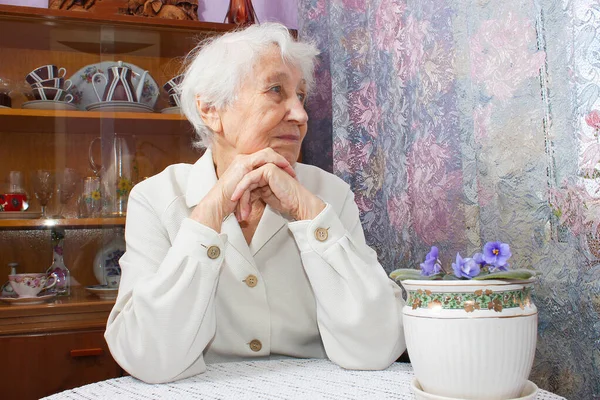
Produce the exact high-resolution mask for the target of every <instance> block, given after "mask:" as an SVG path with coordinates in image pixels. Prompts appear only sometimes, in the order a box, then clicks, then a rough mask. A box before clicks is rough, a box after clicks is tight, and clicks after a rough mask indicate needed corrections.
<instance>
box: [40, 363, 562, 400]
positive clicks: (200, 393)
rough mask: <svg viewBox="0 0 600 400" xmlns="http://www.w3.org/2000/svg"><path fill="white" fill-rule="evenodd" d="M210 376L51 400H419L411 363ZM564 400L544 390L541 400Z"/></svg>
mask: <svg viewBox="0 0 600 400" xmlns="http://www.w3.org/2000/svg"><path fill="white" fill-rule="evenodd" d="M207 368H208V369H207V371H206V372H205V373H204V374H200V375H196V376H193V377H191V378H187V379H183V380H180V381H177V382H173V383H167V384H160V385H150V384H146V383H143V382H141V381H139V380H137V379H135V378H132V377H130V376H128V377H124V378H116V379H110V380H106V381H102V382H97V383H93V384H91V385H86V386H82V387H79V388H76V389H72V390H67V391H64V392H61V393H58V394H55V395H52V396H50V397H46V400H67V399H68V400H74V399H76V400H83V399H85V400H94V399H111V400H113V399H128V400H129V399H133V400H142V399H144V400H146V399H207V400H217V399H234V400H241V399H261V400H282V399H306V400H313V399H330V400H339V399H348V400H378V399H402V400H414V399H415V397H414V395H413V394H412V391H411V389H410V382H411V380H412V378H413V377H414V374H413V370H412V367H411V365H410V364H407V363H394V364H392V366H390V367H389V368H388V369H386V370H383V371H350V370H345V369H342V368H340V367H338V366H337V365H336V364H334V363H332V362H331V361H329V360H319V359H283V360H266V361H243V362H232V363H221V364H209V365H208V366H207ZM559 399H562V400H564V398H563V397H560V396H557V395H555V394H552V393H550V392H547V391H544V390H540V391H538V394H537V396H536V400H559Z"/></svg>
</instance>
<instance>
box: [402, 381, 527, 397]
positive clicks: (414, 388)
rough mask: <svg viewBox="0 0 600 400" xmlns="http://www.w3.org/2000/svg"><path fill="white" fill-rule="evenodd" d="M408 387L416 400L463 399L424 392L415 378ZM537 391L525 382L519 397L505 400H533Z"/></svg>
mask: <svg viewBox="0 0 600 400" xmlns="http://www.w3.org/2000/svg"><path fill="white" fill-rule="evenodd" d="M410 387H411V389H412V391H413V393H414V394H415V397H416V398H417V400H464V399H459V398H457V397H445V396H438V395H436V394H431V393H427V392H424V391H423V388H421V384H420V383H419V381H417V378H413V380H412V382H411V384H410ZM537 391H538V387H537V385H536V384H535V383H533V382H531V381H527V382H525V387H524V388H523V391H522V392H521V396H520V397H516V398H514V399H507V400H533V399H535V395H536V394H537Z"/></svg>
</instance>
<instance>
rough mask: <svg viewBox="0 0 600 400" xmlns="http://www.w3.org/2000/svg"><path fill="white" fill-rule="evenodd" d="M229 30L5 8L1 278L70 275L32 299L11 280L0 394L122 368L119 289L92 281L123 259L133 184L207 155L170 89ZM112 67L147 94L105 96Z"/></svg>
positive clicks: (0, 330)
mask: <svg viewBox="0 0 600 400" xmlns="http://www.w3.org/2000/svg"><path fill="white" fill-rule="evenodd" d="M233 27H234V26H233V25H229V24H217V23H206V22H198V21H175V20H166V19H159V18H145V17H136V16H126V15H114V17H108V18H107V17H104V16H103V17H99V16H95V15H94V14H93V13H85V12H74V11H62V10H48V9H38V8H28V7H16V6H1V5H0V79H1V81H0V143H1V145H0V184H3V186H1V187H2V189H0V195H2V196H4V201H3V202H2V201H0V203H1V204H0V209H1V210H2V211H0V272H2V273H1V274H0V284H3V283H4V282H6V281H7V280H8V275H9V274H11V269H14V270H15V271H16V273H17V274H19V273H46V272H47V271H48V272H52V271H53V269H52V268H50V266H51V265H54V266H56V265H59V264H60V265H62V264H64V266H66V268H67V269H68V273H69V274H70V288H69V294H68V295H59V294H60V293H57V292H58V287H59V285H58V284H57V286H55V287H54V288H48V289H44V290H42V291H41V292H39V294H38V298H36V301H29V300H25V302H24V301H23V300H19V299H18V298H17V300H14V301H13V300H11V299H6V298H7V297H11V293H9V292H10V291H11V289H12V288H11V287H10V286H4V289H5V291H6V292H5V293H3V294H2V296H3V298H5V299H3V301H1V302H0V354H2V355H3V360H4V361H3V364H4V367H3V369H2V371H3V372H2V374H0V376H1V378H0V379H1V382H2V388H3V395H2V397H3V398H6V399H30V398H31V399H33V398H36V399H37V398H40V397H42V396H45V395H50V394H52V393H56V392H58V391H61V390H64V389H68V388H72V387H76V386H80V385H83V384H86V383H90V382H94V381H98V380H103V379H108V378H111V377H116V376H120V375H121V374H122V373H123V371H122V370H121V369H120V368H119V366H118V365H117V364H116V363H115V361H114V360H113V359H112V357H111V356H110V353H109V351H108V348H107V346H106V343H105V341H104V338H103V333H104V328H105V324H106V319H107V317H108V314H109V312H110V310H111V308H112V305H113V304H114V296H115V293H116V290H107V291H106V292H104V291H102V289H99V290H98V291H96V292H94V291H93V290H90V289H89V288H90V287H98V286H99V285H103V286H102V287H107V286H108V285H109V283H108V281H107V277H108V275H111V272H110V271H109V269H110V268H113V270H112V275H111V276H113V277H114V276H118V271H116V269H115V268H116V267H115V266H114V265H112V267H110V268H109V265H108V264H109V262H110V259H111V257H112V258H113V259H114V258H115V257H116V258H117V259H118V256H119V253H118V250H119V248H120V247H119V241H121V243H122V232H123V229H124V225H125V214H126V197H127V193H128V191H129V190H130V188H131V187H132V186H133V185H135V184H136V183H137V182H139V181H141V180H143V179H144V178H145V177H148V176H151V175H154V174H156V173H158V172H160V171H161V170H162V169H164V168H165V167H166V166H167V165H169V164H172V163H175V162H192V163H193V162H195V161H196V159H197V158H198V157H199V155H200V154H199V153H198V152H197V151H196V150H194V149H192V147H191V141H190V139H191V136H192V129H191V126H190V125H189V124H188V123H187V121H186V120H185V119H184V117H183V116H181V115H180V114H179V113H178V112H177V109H176V105H173V104H170V103H169V100H172V99H170V98H169V95H168V93H167V92H166V91H165V89H164V88H163V85H164V84H165V83H167V82H168V81H169V80H171V79H172V78H173V77H175V76H176V75H177V74H178V73H179V72H180V67H181V62H182V59H183V57H184V56H185V54H186V53H187V52H188V51H189V50H191V49H192V48H193V47H194V45H195V44H196V42H197V41H198V40H199V39H201V38H203V37H206V36H208V35H216V34H219V33H222V32H225V31H227V30H230V29H232V28H233ZM48 66H56V70H53V68H51V67H48ZM39 67H43V68H41V69H40V68H39ZM114 68H126V69H127V71H125V72H126V73H129V74H131V86H132V89H133V90H132V93H133V95H136V96H138V97H139V101H130V100H131V99H129V100H127V99H125V100H123V99H122V97H119V96H116V97H114V98H111V97H110V96H109V97H106V96H105V95H106V90H105V85H106V81H109V80H111V79H112V78H111V70H113V69H114ZM113 71H117V73H120V72H121V71H122V70H113ZM48 74H51V75H52V76H50V77H49V76H48ZM61 77H62V78H63V79H62V80H61V79H60V78H61ZM54 78H56V79H54ZM49 80H52V82H48V81H49ZM67 80H68V81H67ZM29 81H31V82H29ZM41 81H45V82H43V83H41V84H40V82H41ZM36 84H37V85H36ZM40 86H42V87H54V88H55V89H60V90H63V92H60V91H59V90H54V91H53V90H48V89H43V90H36V89H40ZM69 95H71V97H69ZM121 95H122V93H121ZM104 98H108V99H109V101H101V100H103V99H104ZM134 100H137V99H134ZM40 171H47V172H48V173H49V176H50V178H51V179H50V181H47V180H46V181H44V179H46V178H47V177H46V178H42V177H40V175H43V174H44V173H43V172H40ZM44 185H45V186H44ZM0 200H2V198H0ZM23 203H25V204H23ZM11 207H12V208H11ZM42 208H44V213H45V216H46V218H42V215H41V213H42ZM99 260H100V261H99ZM99 262H100V265H99ZM14 263H16V264H17V265H15V264H14ZM61 263H62V264H61ZM9 264H10V265H9ZM49 269H50V271H49ZM59 270H60V268H59V269H56V271H59ZM115 271H116V272H115ZM47 284H48V285H50V283H49V282H48V283H47ZM116 285H118V280H117V282H116V283H115V282H113V287H111V288H112V289H114V286H116Z"/></svg>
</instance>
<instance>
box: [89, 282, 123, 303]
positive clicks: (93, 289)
mask: <svg viewBox="0 0 600 400" xmlns="http://www.w3.org/2000/svg"><path fill="white" fill-rule="evenodd" d="M85 290H87V291H88V292H90V293H92V294H95V295H96V296H98V297H100V298H101V299H102V300H113V299H116V298H117V294H118V293H119V288H109V287H108V286H105V285H93V286H86V287H85Z"/></svg>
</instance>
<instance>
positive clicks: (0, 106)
mask: <svg viewBox="0 0 600 400" xmlns="http://www.w3.org/2000/svg"><path fill="white" fill-rule="evenodd" d="M0 108H12V107H8V106H2V105H0Z"/></svg>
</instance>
